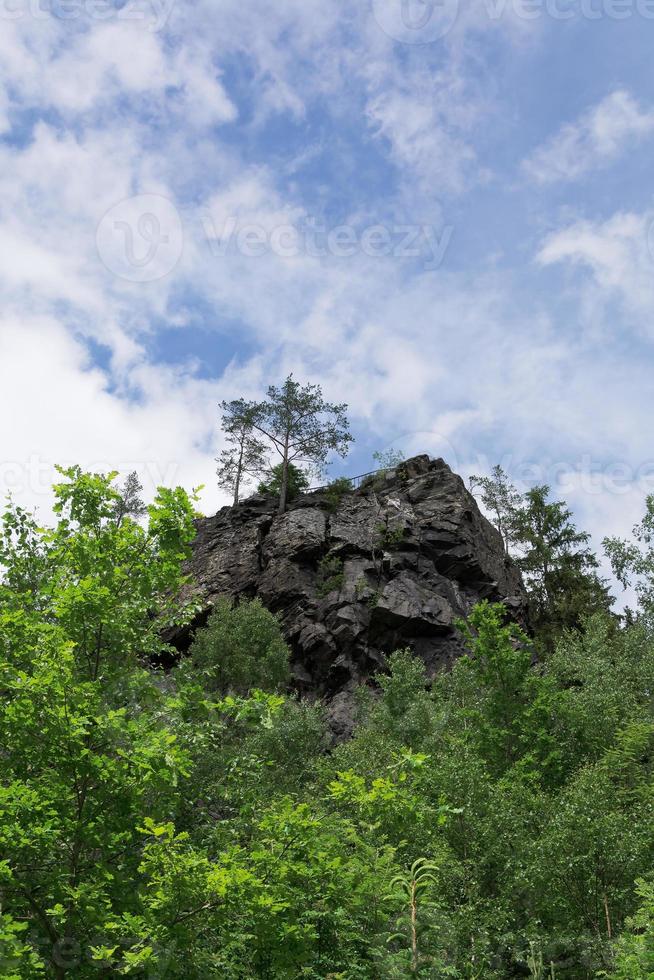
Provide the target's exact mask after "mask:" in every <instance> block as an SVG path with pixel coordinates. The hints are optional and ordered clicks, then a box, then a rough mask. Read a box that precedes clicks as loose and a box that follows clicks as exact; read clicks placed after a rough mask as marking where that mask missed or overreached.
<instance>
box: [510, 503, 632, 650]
mask: <svg viewBox="0 0 654 980" xmlns="http://www.w3.org/2000/svg"><path fill="white" fill-rule="evenodd" d="M548 497H549V487H545V486H543V487H534V488H533V489H532V490H529V491H528V492H527V493H526V494H525V497H524V506H523V507H522V508H521V509H520V510H519V511H518V512H517V516H516V532H515V533H516V537H517V539H518V541H519V542H520V545H521V548H522V554H521V555H520V557H519V558H518V559H517V564H518V566H519V568H520V570H521V571H522V573H523V574H524V576H525V578H526V581H527V584H528V587H529V592H530V598H531V602H532V606H533V619H534V624H533V625H534V628H535V630H536V632H537V634H538V636H539V637H540V639H541V640H542V642H543V644H544V646H545V647H546V648H547V649H548V650H551V649H553V646H554V640H555V638H556V636H557V635H559V634H560V633H561V630H562V629H563V628H566V627H571V628H579V627H580V626H581V625H582V624H583V621H584V619H585V618H586V617H587V616H589V615H591V614H592V613H594V612H597V611H599V610H606V611H608V609H609V608H610V606H611V603H612V600H611V598H610V596H609V594H608V590H607V588H606V584H605V583H604V582H602V580H601V579H600V578H599V577H598V575H597V573H596V571H595V569H596V568H597V567H598V565H599V563H598V561H597V558H596V557H595V556H594V555H593V554H592V552H591V551H590V550H589V548H588V547H587V545H588V541H589V540H590V535H589V534H586V533H585V532H582V531H578V530H577V528H576V527H575V525H574V524H573V522H572V513H571V511H570V510H568V509H567V508H566V506H565V504H564V503H563V502H562V501H554V502H550V501H549V500H548Z"/></svg>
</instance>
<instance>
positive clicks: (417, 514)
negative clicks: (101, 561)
mask: <svg viewBox="0 0 654 980" xmlns="http://www.w3.org/2000/svg"><path fill="white" fill-rule="evenodd" d="M190 571H191V573H192V576H193V579H194V582H195V588H196V589H197V590H198V591H199V593H200V595H201V597H202V601H203V604H204V606H205V608H206V609H209V608H210V607H211V604H212V603H213V602H214V601H215V600H216V598H217V597H218V596H221V595H228V596H233V597H254V596H258V597H259V598H260V599H261V601H262V602H263V604H264V605H265V606H266V607H267V608H268V609H270V610H271V611H273V612H275V613H277V614H278V616H279V618H280V621H281V624H282V628H283V632H284V635H285V637H286V639H287V641H288V643H289V644H290V646H291V649H292V651H293V671H294V677H295V681H296V684H297V686H298V688H299V689H300V690H304V691H306V692H309V693H314V694H317V695H322V696H325V697H327V698H328V699H329V700H330V703H331V706H332V707H331V711H332V721H333V724H334V727H335V729H336V730H340V731H344V730H346V729H347V728H348V727H349V724H350V721H351V710H350V709H351V705H350V701H351V698H350V692H351V691H352V690H353V689H354V687H355V686H356V685H357V684H359V683H360V682H361V681H366V680H367V679H368V678H370V677H371V675H372V674H373V673H374V672H376V671H377V670H379V669H380V668H381V667H383V665H384V662H385V655H386V654H388V653H390V652H392V651H393V650H395V649H397V648H399V647H405V646H410V647H412V649H413V650H414V651H415V652H416V653H417V654H418V655H419V656H420V657H422V659H423V660H424V662H425V664H426V666H427V668H428V670H429V671H430V672H431V673H433V672H434V671H436V670H438V669H439V668H441V667H443V666H445V665H447V664H449V663H451V662H452V660H453V658H455V657H456V656H458V655H459V654H460V653H461V650H462V647H461V641H460V639H459V635H458V633H457V631H456V628H455V622H456V620H457V619H459V618H461V617H462V616H465V615H466V614H467V613H468V612H469V610H470V609H471V608H472V606H473V605H474V604H475V603H476V602H478V601H479V600H480V599H484V598H488V599H491V600H501V601H503V602H505V603H506V604H507V607H508V608H509V610H510V611H511V613H512V615H514V616H515V618H516V619H517V620H518V621H522V622H524V619H525V616H526V597H525V592H524V588H523V585H522V581H521V579H520V575H519V573H518V571H517V570H516V568H515V566H514V565H513V564H512V563H511V561H510V560H509V559H508V558H507V557H506V554H505V551H504V547H503V544H502V540H501V537H500V535H499V533H498V532H497V531H496V530H495V528H493V527H492V526H491V524H490V523H489V522H488V521H487V520H486V518H485V517H484V516H483V515H482V514H481V513H480V511H479V508H478V507H477V504H476V502H475V500H474V498H473V497H472V496H471V495H470V493H468V491H467V490H466V488H465V486H464V484H463V481H462V480H461V478H460V477H458V476H457V475H456V474H454V473H453V472H452V471H451V470H450V468H449V467H448V466H447V464H446V463H445V462H444V461H443V460H442V459H437V460H431V459H430V458H429V457H428V456H417V457H415V458H413V459H411V460H408V461H407V462H405V463H403V464H401V466H399V467H397V469H395V470H391V471H389V472H387V473H386V474H385V475H381V476H377V477H374V478H372V479H370V480H369V481H368V482H366V483H364V484H363V485H362V486H361V487H360V488H359V489H357V490H355V491H353V492H351V493H346V494H345V495H343V496H342V497H341V498H340V499H337V500H335V499H334V498H333V497H330V495H329V494H325V493H324V492H322V493H321V492H316V493H312V494H306V495H304V496H302V497H300V498H299V499H298V500H296V501H294V502H293V503H292V504H291V505H290V508H289V510H288V512H287V513H286V514H283V515H281V516H280V515H277V514H276V506H275V501H273V500H271V499H270V498H265V497H262V496H254V497H250V498H249V499H248V500H245V501H243V502H242V503H240V504H239V505H238V506H236V507H224V508H222V510H220V511H219V512H218V513H217V514H216V515H215V516H214V517H208V518H203V519H201V520H200V521H198V536H197V540H196V542H195V546H194V554H193V559H192V562H191V568H190ZM178 641H179V644H180V646H183V645H184V638H183V637H179V638H178Z"/></svg>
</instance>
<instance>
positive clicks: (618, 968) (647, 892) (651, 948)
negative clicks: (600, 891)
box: [610, 878, 654, 980]
mask: <svg viewBox="0 0 654 980" xmlns="http://www.w3.org/2000/svg"><path fill="white" fill-rule="evenodd" d="M636 894H637V896H638V898H639V900H640V902H641V904H640V906H639V908H638V910H637V911H636V913H635V914H634V915H632V916H630V917H629V918H628V919H627V921H626V930H625V932H624V934H623V936H622V937H621V938H620V939H619V940H618V943H617V948H616V954H617V955H616V959H615V967H614V970H613V971H612V972H611V974H610V977H611V980H651V977H652V976H654V885H652V883H651V882H648V881H644V880H643V879H642V878H641V879H639V880H638V881H637V882H636Z"/></svg>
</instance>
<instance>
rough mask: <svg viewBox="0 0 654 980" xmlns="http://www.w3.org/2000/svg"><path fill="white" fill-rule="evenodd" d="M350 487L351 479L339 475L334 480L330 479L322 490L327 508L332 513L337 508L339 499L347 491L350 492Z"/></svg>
mask: <svg viewBox="0 0 654 980" xmlns="http://www.w3.org/2000/svg"><path fill="white" fill-rule="evenodd" d="M352 489H353V487H352V481H351V480H348V478H347V477H346V476H339V477H338V478H337V479H336V480H332V482H331V483H330V484H329V486H328V487H327V488H326V490H325V491H324V495H325V498H326V500H327V507H328V509H329V510H330V511H332V513H333V512H335V511H336V510H338V507H339V505H340V502H341V500H342V499H343V497H345V496H346V495H347V494H348V493H352Z"/></svg>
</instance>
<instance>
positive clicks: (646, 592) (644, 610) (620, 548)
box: [604, 494, 654, 628]
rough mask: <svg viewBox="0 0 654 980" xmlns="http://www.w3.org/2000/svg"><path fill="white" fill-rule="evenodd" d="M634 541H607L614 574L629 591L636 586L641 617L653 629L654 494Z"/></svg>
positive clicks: (635, 530)
mask: <svg viewBox="0 0 654 980" xmlns="http://www.w3.org/2000/svg"><path fill="white" fill-rule="evenodd" d="M633 537H634V540H633V541H623V540H621V539H620V538H605V539H604V548H605V551H606V554H607V555H608V557H609V559H610V561H611V565H612V567H613V572H614V574H615V575H616V576H617V578H618V579H619V581H620V582H621V583H622V585H624V586H625V588H627V587H628V586H630V585H633V586H634V588H635V591H636V595H637V597H638V603H639V607H640V612H641V615H642V616H643V617H644V618H645V620H646V622H647V623H648V625H649V626H650V628H651V625H652V622H653V619H654V494H650V496H648V497H647V500H646V511H645V516H644V517H643V520H642V521H641V523H640V524H637V525H636V527H635V528H634V530H633Z"/></svg>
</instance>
